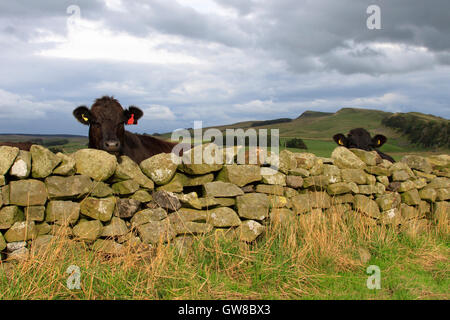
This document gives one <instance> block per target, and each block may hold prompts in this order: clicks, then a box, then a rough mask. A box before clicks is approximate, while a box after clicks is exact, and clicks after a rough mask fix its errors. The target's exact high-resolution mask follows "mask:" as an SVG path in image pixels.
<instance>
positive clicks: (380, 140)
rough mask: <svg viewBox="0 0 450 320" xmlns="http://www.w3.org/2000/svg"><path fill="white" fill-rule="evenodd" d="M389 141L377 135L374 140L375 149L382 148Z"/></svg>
mask: <svg viewBox="0 0 450 320" xmlns="http://www.w3.org/2000/svg"><path fill="white" fill-rule="evenodd" d="M386 141H387V138H386V137H385V136H383V135H382V134H377V135H376V136H375V137H373V138H372V145H373V146H374V147H375V148H379V147H381V146H382V145H383V144H384V143H385V142H386Z"/></svg>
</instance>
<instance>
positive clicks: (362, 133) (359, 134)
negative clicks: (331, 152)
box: [333, 128, 387, 151]
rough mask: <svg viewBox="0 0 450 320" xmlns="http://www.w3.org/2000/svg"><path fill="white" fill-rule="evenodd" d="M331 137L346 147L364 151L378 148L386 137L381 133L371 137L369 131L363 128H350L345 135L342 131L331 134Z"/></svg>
mask: <svg viewBox="0 0 450 320" xmlns="http://www.w3.org/2000/svg"><path fill="white" fill-rule="evenodd" d="M333 139H334V141H335V142H336V143H337V144H338V145H340V146H343V147H346V148H357V149H362V150H366V151H371V150H374V149H375V148H379V147H381V146H382V145H383V144H384V143H385V142H386V141H387V138H386V137H385V136H383V135H381V134H377V135H376V136H375V137H373V138H372V137H371V136H370V133H369V132H367V130H365V129H363V128H357V129H353V130H350V132H349V133H348V134H347V136H345V135H343V134H342V133H338V134H336V135H334V136H333Z"/></svg>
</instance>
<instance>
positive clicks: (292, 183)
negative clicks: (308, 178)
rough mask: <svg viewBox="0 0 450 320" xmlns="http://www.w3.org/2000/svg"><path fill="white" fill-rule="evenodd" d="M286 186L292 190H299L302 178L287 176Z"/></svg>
mask: <svg viewBox="0 0 450 320" xmlns="http://www.w3.org/2000/svg"><path fill="white" fill-rule="evenodd" d="M286 185H287V186H288V187H291V188H294V189H298V188H301V187H302V186H303V178H302V177H300V176H292V175H290V176H287V177H286Z"/></svg>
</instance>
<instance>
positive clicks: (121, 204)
mask: <svg viewBox="0 0 450 320" xmlns="http://www.w3.org/2000/svg"><path fill="white" fill-rule="evenodd" d="M140 206H141V202H140V201H138V200H135V199H127V198H125V199H117V202H116V210H115V211H114V215H115V216H117V217H119V218H131V217H132V216H133V215H134V214H135V213H136V212H137V211H138V210H139V207H140Z"/></svg>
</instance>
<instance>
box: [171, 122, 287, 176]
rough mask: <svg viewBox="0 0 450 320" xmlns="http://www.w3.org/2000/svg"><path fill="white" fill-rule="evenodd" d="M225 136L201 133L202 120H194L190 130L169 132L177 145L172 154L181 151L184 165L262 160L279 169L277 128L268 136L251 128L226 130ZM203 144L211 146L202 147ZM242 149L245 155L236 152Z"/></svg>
mask: <svg viewBox="0 0 450 320" xmlns="http://www.w3.org/2000/svg"><path fill="white" fill-rule="evenodd" d="M224 133H225V136H224ZM224 133H223V132H222V131H220V130H219V129H215V128H211V129H206V130H203V123H202V121H194V128H193V129H192V130H188V129H179V130H175V131H173V132H172V136H171V140H172V141H177V142H179V144H178V145H177V146H176V147H175V148H174V149H173V154H180V152H181V150H183V157H182V161H183V163H185V164H224V163H225V164H231V163H234V158H235V157H236V163H237V164H258V163H261V162H262V161H263V162H265V164H267V165H270V167H271V168H272V169H274V170H278V166H279V150H280V145H279V141H280V135H279V129H271V130H270V135H269V134H268V130H267V129H259V130H258V131H257V130H255V129H252V128H250V129H247V130H244V129H226V130H225V132H224ZM269 138H270V139H269ZM269 140H270V141H269ZM192 141H194V143H193V148H191V147H192ZM204 142H207V143H208V142H210V143H209V144H207V145H206V146H205V145H204ZM269 142H270V145H269ZM242 148H243V149H245V152H237V150H239V149H242ZM269 149H270V151H268V150H269ZM173 161H174V162H176V163H177V162H178V163H179V162H180V161H181V159H180V158H176V157H174V158H173Z"/></svg>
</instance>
